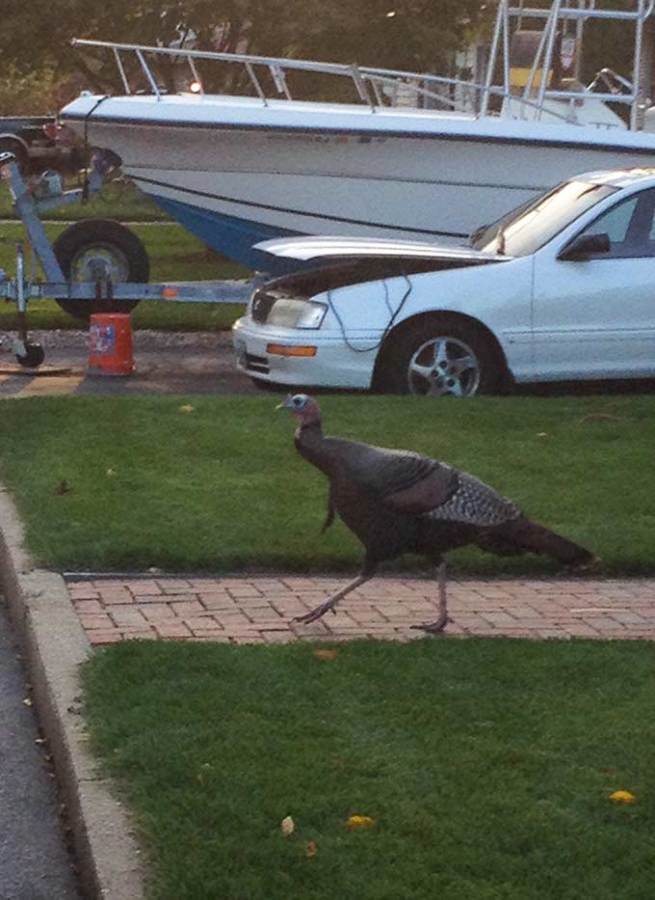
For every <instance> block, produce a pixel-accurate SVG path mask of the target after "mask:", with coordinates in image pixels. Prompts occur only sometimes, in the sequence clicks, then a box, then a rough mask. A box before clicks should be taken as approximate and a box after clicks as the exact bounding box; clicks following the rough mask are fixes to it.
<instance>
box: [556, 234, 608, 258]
mask: <svg viewBox="0 0 655 900" xmlns="http://www.w3.org/2000/svg"><path fill="white" fill-rule="evenodd" d="M609 252H610V239H609V235H607V234H579V235H578V237H576V238H573V240H572V241H571V243H570V244H567V245H566V247H565V248H564V249H563V250H562V252H561V253H560V255H559V258H560V259H563V260H566V261H567V262H580V261H584V260H586V259H589V257H590V256H596V255H597V254H599V253H609Z"/></svg>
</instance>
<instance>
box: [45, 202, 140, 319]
mask: <svg viewBox="0 0 655 900" xmlns="http://www.w3.org/2000/svg"><path fill="white" fill-rule="evenodd" d="M53 250H54V253H55V256H56V257H57V261H58V262H59V265H60V266H61V269H62V272H63V273H64V275H65V277H66V279H67V280H70V281H74V282H75V281H77V282H80V281H94V280H96V277H97V276H96V275H95V272H97V270H98V269H100V270H104V271H105V272H107V273H108V274H109V275H110V276H111V280H112V282H113V283H114V284H116V283H120V282H125V281H137V282H146V281H148V279H149V278H150V260H149V259H148V254H147V252H146V248H145V247H144V246H143V243H142V241H141V239H140V238H139V237H137V235H136V234H134V232H133V231H130V229H129V228H126V227H125V226H124V225H121V224H120V222H114V221H113V220H112V219H84V220H83V221H81V222H76V223H75V224H74V225H71V226H69V227H68V228H67V229H66V230H65V231H62V233H61V234H60V235H59V237H58V238H57V240H56V241H55V242H54V244H53ZM57 303H58V304H59V306H60V307H61V308H62V309H63V310H64V312H67V313H68V314H69V315H71V316H73V317H74V318H76V319H80V320H81V321H83V322H88V321H89V319H90V318H91V316H92V315H93V314H94V313H112V312H124V313H129V312H131V311H132V310H133V309H134V307H135V306H137V304H138V303H139V300H113V299H103V300H63V299H60V300H57Z"/></svg>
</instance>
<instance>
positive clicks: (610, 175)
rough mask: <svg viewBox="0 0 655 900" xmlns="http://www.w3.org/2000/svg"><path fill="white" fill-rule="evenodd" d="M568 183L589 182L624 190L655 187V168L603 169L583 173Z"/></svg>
mask: <svg viewBox="0 0 655 900" xmlns="http://www.w3.org/2000/svg"><path fill="white" fill-rule="evenodd" d="M569 180H570V181H589V182H591V183H593V184H608V185H610V186H611V187H616V188H626V187H632V186H633V185H636V184H643V185H644V186H646V185H648V183H649V182H652V184H653V185H654V186H655V168H648V167H639V168H634V169H603V170H601V171H597V172H585V173H584V174H582V175H578V176H577V177H574V178H571V179H569Z"/></svg>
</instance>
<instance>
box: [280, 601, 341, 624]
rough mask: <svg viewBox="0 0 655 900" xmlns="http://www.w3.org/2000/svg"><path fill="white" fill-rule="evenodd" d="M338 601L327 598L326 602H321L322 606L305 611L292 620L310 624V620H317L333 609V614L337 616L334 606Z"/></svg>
mask: <svg viewBox="0 0 655 900" xmlns="http://www.w3.org/2000/svg"><path fill="white" fill-rule="evenodd" d="M336 604H337V601H336V600H335V599H334V598H331V599H330V600H326V601H325V603H321V604H320V606H317V607H316V608H315V609H313V610H312V611H311V612H308V613H305V615H304V616H296V617H295V619H292V620H291V621H292V622H302V623H303V625H309V623H310V622H315V621H316V620H317V619H321V618H322V617H323V616H324V615H325V613H326V612H328V610H332V614H333V615H335V616H336V611H335V609H334V607H335V606H336Z"/></svg>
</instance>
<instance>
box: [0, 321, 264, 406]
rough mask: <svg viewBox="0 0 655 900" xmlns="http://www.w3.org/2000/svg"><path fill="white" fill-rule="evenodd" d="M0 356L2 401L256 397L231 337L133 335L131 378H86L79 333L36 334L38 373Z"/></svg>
mask: <svg viewBox="0 0 655 900" xmlns="http://www.w3.org/2000/svg"><path fill="white" fill-rule="evenodd" d="M3 337H4V338H5V340H4V347H5V350H6V352H4V353H0V397H9V396H20V397H26V396H37V395H38V396H44V395H51V394H146V393H147V394H238V393H251V394H252V393H258V389H257V388H256V387H255V386H254V385H253V383H252V382H251V380H250V379H249V378H247V377H246V376H245V375H242V374H241V373H239V372H237V370H236V367H235V364H234V353H233V351H232V342H231V337H230V335H229V333H227V332H224V333H217V334H205V333H202V334H194V333H190V334H179V333H166V332H161V333H157V332H148V331H142V332H135V334H134V352H133V357H134V364H135V371H134V373H133V374H132V375H129V376H124V377H120V376H119V377H116V376H99V375H89V374H88V372H87V364H88V358H89V352H88V338H87V334H86V333H85V332H81V331H73V332H70V331H58V332H57V331H54V332H34V333H32V334H31V335H30V338H31V340H33V341H38V342H40V343H41V345H42V346H43V348H44V351H45V361H44V363H43V364H42V365H41V366H40V367H39V369H37V370H25V369H21V368H20V366H19V365H18V364H17V362H16V359H15V357H14V355H13V353H11V352H9V348H10V347H11V341H12V339H13V337H14V335H8V334H0V339H2V338H3Z"/></svg>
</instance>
